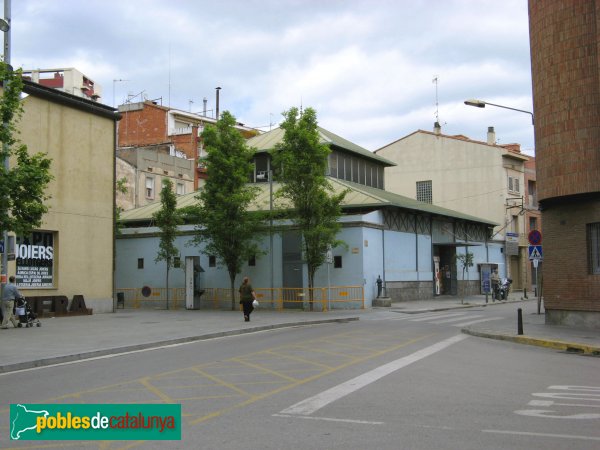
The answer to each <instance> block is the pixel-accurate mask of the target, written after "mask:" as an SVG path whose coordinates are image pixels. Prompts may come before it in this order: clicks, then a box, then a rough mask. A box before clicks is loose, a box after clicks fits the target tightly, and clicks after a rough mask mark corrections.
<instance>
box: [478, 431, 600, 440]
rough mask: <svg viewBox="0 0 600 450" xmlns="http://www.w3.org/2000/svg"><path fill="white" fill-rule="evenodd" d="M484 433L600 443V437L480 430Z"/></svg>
mask: <svg viewBox="0 0 600 450" xmlns="http://www.w3.org/2000/svg"><path fill="white" fill-rule="evenodd" d="M481 431H482V432H484V433H496V434H515V435H521V436H539V437H548V438H561V439H579V440H584V441H600V437H595V436H580V435H576V434H552V433H531V432H529V431H511V430H481Z"/></svg>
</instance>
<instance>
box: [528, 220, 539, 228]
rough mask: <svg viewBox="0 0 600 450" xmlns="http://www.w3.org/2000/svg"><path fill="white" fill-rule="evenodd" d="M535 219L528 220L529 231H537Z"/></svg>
mask: <svg viewBox="0 0 600 450" xmlns="http://www.w3.org/2000/svg"><path fill="white" fill-rule="evenodd" d="M537 229H538V227H537V217H530V218H529V231H531V230H537Z"/></svg>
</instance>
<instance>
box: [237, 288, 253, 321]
mask: <svg viewBox="0 0 600 450" xmlns="http://www.w3.org/2000/svg"><path fill="white" fill-rule="evenodd" d="M254 301H256V293H255V292H254V288H253V287H252V285H251V284H250V278H248V277H244V280H243V282H242V285H241V286H240V304H241V305H242V307H243V309H244V320H245V321H246V322H250V314H251V313H252V311H254V306H253V304H252V303H253V302H254Z"/></svg>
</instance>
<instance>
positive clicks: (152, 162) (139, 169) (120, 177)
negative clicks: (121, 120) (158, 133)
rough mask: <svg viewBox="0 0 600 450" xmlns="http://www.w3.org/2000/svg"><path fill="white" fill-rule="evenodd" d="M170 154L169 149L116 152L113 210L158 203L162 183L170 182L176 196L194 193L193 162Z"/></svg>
mask: <svg viewBox="0 0 600 450" xmlns="http://www.w3.org/2000/svg"><path fill="white" fill-rule="evenodd" d="M174 153H175V152H174V149H173V146H172V145H154V146H147V147H139V148H119V149H118V150H117V161H116V176H117V185H118V187H117V192H116V195H117V207H118V208H120V209H121V210H128V209H133V208H138V207H140V206H144V205H147V204H148V203H152V202H155V201H157V200H159V199H160V191H161V189H162V181H163V179H169V180H171V182H172V184H173V190H174V192H175V194H176V195H184V194H187V193H188V192H194V171H195V164H194V162H193V161H192V160H191V159H188V158H186V157H185V156H184V155H178V154H174Z"/></svg>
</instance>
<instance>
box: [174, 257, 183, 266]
mask: <svg viewBox="0 0 600 450" xmlns="http://www.w3.org/2000/svg"><path fill="white" fill-rule="evenodd" d="M173 267H175V268H176V269H179V268H180V267H181V258H180V257H179V256H175V257H173Z"/></svg>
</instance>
